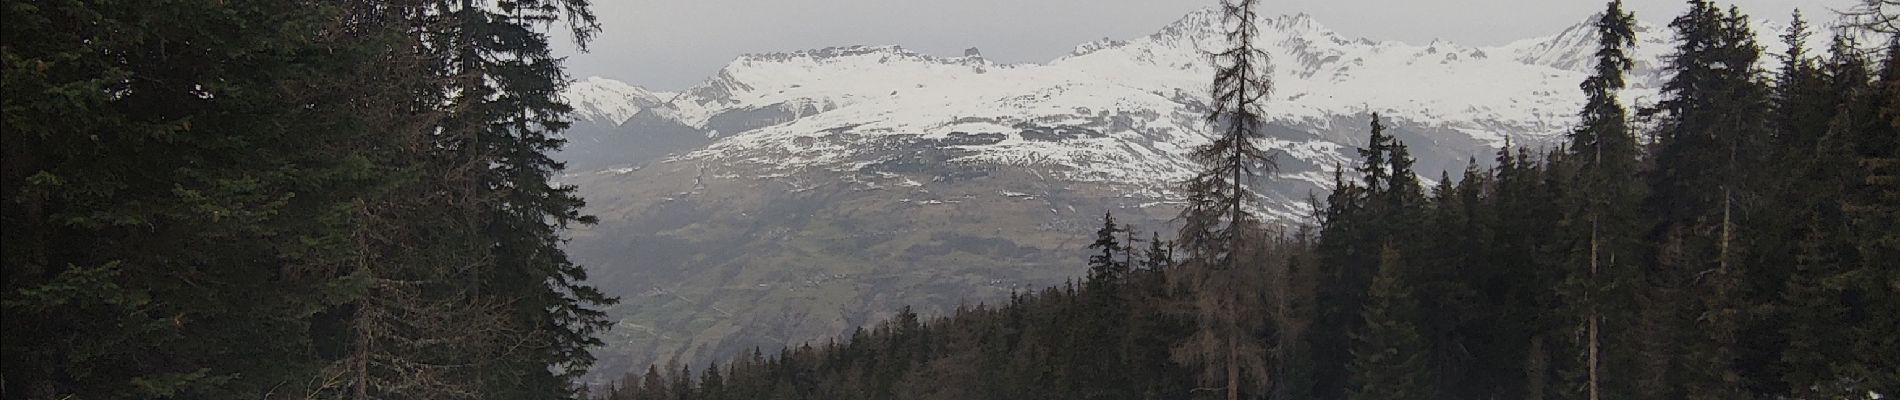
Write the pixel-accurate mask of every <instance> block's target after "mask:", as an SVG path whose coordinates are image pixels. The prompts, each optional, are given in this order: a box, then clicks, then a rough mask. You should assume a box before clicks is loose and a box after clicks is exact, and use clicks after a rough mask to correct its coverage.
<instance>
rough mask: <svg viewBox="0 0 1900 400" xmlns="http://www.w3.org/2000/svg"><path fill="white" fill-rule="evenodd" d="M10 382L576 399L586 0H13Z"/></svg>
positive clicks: (143, 393) (3, 355)
mask: <svg viewBox="0 0 1900 400" xmlns="http://www.w3.org/2000/svg"><path fill="white" fill-rule="evenodd" d="M3 4H4V6H3V7H4V11H5V14H4V19H3V20H0V21H3V22H4V23H3V24H0V31H4V35H5V45H4V46H3V47H0V59H3V60H4V80H3V82H4V86H3V87H4V96H0V98H3V100H0V104H3V105H0V110H3V115H4V129H3V130H0V132H4V134H3V135H0V138H4V150H3V151H4V156H5V158H4V168H0V196H4V204H5V211H4V214H3V216H4V235H5V238H4V243H5V246H4V250H0V266H3V267H4V269H3V271H4V277H3V279H0V281H3V282H4V283H3V285H4V289H3V290H0V315H3V317H4V324H5V331H4V332H5V333H4V339H5V340H4V344H0V362H3V363H4V365H5V371H4V373H0V397H5V398H10V399H13V398H18V399H69V398H71V399H167V398H181V399H222V398H245V399H256V398H267V399H275V398H300V399H301V398H354V399H372V398H375V399H391V398H405V399H425V398H426V399H457V398H468V399H473V398H510V399H561V398H575V397H578V396H580V392H579V389H578V388H577V387H575V386H574V384H573V383H572V378H573V377H575V376H576V375H577V374H579V373H581V372H584V371H585V370H586V368H587V367H588V366H589V365H590V364H591V363H592V360H593V359H592V357H591V356H590V355H589V354H588V347H589V346H592V345H595V344H598V343H599V341H598V340H597V339H596V338H595V336H594V335H595V333H596V332H598V331H600V330H601V329H604V328H605V327H606V321H605V319H604V318H603V315H602V314H601V313H600V312H599V311H597V307H599V306H601V305H604V304H607V303H610V302H612V299H609V298H607V297H605V296H603V295H602V294H601V293H599V292H598V291H596V290H595V289H593V288H591V287H589V286H587V285H586V284H585V283H584V282H583V280H584V279H585V273H584V272H583V270H582V269H581V268H580V267H579V266H576V265H574V264H573V263H571V262H569V261H568V258H567V256H566V255H565V254H564V253H563V252H562V250H561V247H560V245H561V244H562V239H561V238H560V237H559V233H560V232H561V231H562V230H563V229H564V228H565V227H567V226H568V225H570V224H575V223H587V222H589V221H591V219H590V218H589V217H585V216H582V215H580V214H579V213H578V211H577V210H578V209H579V207H580V206H581V201H580V199H578V198H577V197H575V195H574V194H573V190H572V188H570V187H566V186H561V185H557V184H554V183H552V182H551V181H550V178H551V177H553V176H554V174H556V173H558V171H560V170H561V165H560V164H558V163H556V162H554V161H552V160H550V159H549V158H548V156H547V152H549V151H551V150H553V149H555V148H556V147H558V146H560V145H561V143H562V142H561V140H560V138H559V135H558V132H559V131H560V130H561V129H563V128H565V127H566V125H567V122H566V119H567V117H566V115H567V113H568V112H569V107H568V106H567V105H564V104H562V103H561V102H560V101H559V100H558V99H559V98H558V97H557V94H558V93H559V91H560V90H561V89H562V88H563V87H564V85H565V80H566V77H565V76H564V74H563V72H562V70H561V69H560V63H559V60H558V59H557V58H555V57H553V56H551V55H550V54H549V50H548V33H547V30H548V29H549V28H550V26H551V25H554V24H565V25H566V28H571V30H572V34H573V35H574V36H575V37H578V38H580V39H581V41H583V42H584V41H585V40H586V38H588V37H589V35H591V34H592V33H593V32H595V31H596V30H597V29H598V27H597V25H596V23H595V21H594V17H593V15H592V14H590V12H589V11H588V3H587V1H586V0H504V1H498V2H496V1H474V0H456V1H404V0H396V1H371V0H356V1H130V2H94V1H25V0H5V1H4V3H3Z"/></svg>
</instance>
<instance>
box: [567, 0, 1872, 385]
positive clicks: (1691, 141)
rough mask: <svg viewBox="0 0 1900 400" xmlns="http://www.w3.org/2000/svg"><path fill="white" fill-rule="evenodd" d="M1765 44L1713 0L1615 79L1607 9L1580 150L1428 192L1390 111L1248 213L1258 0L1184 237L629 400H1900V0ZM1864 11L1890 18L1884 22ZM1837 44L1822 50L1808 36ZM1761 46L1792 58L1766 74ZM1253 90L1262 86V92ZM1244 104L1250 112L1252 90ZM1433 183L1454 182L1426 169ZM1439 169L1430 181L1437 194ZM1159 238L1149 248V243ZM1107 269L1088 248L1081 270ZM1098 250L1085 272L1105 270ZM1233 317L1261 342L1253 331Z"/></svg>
mask: <svg viewBox="0 0 1900 400" xmlns="http://www.w3.org/2000/svg"><path fill="white" fill-rule="evenodd" d="M1868 4H1869V5H1870V8H1869V9H1864V10H1861V11H1863V12H1866V13H1867V14H1860V15H1858V17H1863V18H1861V19H1856V20H1854V21H1858V22H1860V23H1858V24H1849V25H1847V26H1845V27H1842V28H1840V29H1837V30H1834V31H1833V32H1820V30H1819V29H1815V28H1811V27H1809V26H1808V24H1807V23H1806V22H1805V21H1803V20H1802V18H1801V16H1799V15H1796V16H1795V19H1794V20H1795V21H1797V22H1796V23H1793V24H1790V26H1789V28H1788V30H1787V31H1786V32H1780V34H1781V35H1780V37H1782V38H1783V40H1784V41H1785V42H1786V43H1787V48H1788V50H1787V51H1786V52H1785V53H1783V54H1763V52H1762V50H1761V47H1762V46H1761V44H1760V43H1756V42H1755V41H1754V39H1753V38H1754V37H1755V34H1754V33H1753V32H1750V31H1749V30H1750V29H1751V28H1750V27H1751V24H1750V23H1749V20H1750V17H1749V16H1747V15H1745V14H1744V13H1743V12H1742V10H1739V9H1735V8H1724V7H1720V6H1717V5H1716V4H1713V3H1710V2H1706V1H1701V0H1694V1H1690V2H1689V7H1688V11H1687V12H1685V13H1684V14H1683V15H1681V16H1678V17H1676V18H1675V19H1674V20H1673V21H1672V22H1671V26H1672V27H1673V28H1674V29H1675V31H1676V32H1677V36H1676V37H1674V38H1671V39H1672V40H1673V42H1672V43H1673V44H1674V46H1675V48H1674V49H1673V51H1672V53H1671V56H1670V57H1669V58H1668V59H1667V63H1666V64H1667V65H1665V66H1664V68H1666V69H1667V72H1668V73H1667V74H1666V75H1667V76H1669V78H1668V79H1667V82H1666V83H1665V86H1664V93H1663V97H1664V98H1663V99H1662V101H1660V102H1659V103H1658V104H1655V105H1654V106H1646V107H1640V108H1635V109H1632V108H1631V106H1629V105H1625V104H1622V103H1621V101H1620V100H1619V97H1618V95H1617V94H1618V92H1619V91H1620V90H1622V89H1623V88H1624V87H1625V86H1626V84H1625V82H1624V80H1625V77H1626V75H1627V74H1628V72H1629V70H1630V69H1631V68H1632V62H1631V60H1630V57H1629V55H1628V54H1626V52H1627V50H1628V49H1629V47H1630V46H1631V45H1632V44H1633V43H1635V42H1636V40H1638V39H1637V38H1635V30H1633V29H1631V25H1632V24H1633V21H1634V19H1633V16H1631V15H1630V14H1629V13H1627V12H1626V11H1624V10H1623V9H1622V7H1621V4H1620V2H1611V3H1610V4H1609V6H1608V8H1607V9H1606V10H1605V12H1604V13H1603V14H1601V17H1600V20H1599V21H1598V22H1597V23H1596V25H1595V28H1596V29H1597V30H1598V32H1597V33H1598V35H1597V38H1598V40H1599V42H1598V48H1599V51H1598V52H1597V53H1596V54H1595V60H1594V61H1595V65H1596V68H1595V73H1594V74H1593V75H1592V76H1591V77H1589V78H1588V79H1586V80H1585V81H1583V82H1581V83H1580V84H1579V89H1580V90H1582V91H1583V92H1584V94H1585V95H1586V97H1587V101H1586V103H1585V105H1584V107H1583V108H1582V109H1581V110H1578V114H1579V116H1580V117H1581V118H1580V121H1581V123H1580V124H1579V126H1576V127H1575V128H1574V130H1573V131H1571V133H1570V135H1569V138H1568V141H1567V143H1565V144H1563V145H1562V146H1558V147H1556V148H1547V149H1533V148H1523V147H1513V146H1506V147H1505V148H1504V149H1501V150H1500V151H1498V152H1497V154H1496V156H1495V160H1492V161H1493V163H1489V164H1485V163H1480V162H1478V160H1471V163H1470V167H1468V168H1466V169H1465V170H1464V171H1463V173H1462V174H1459V176H1452V175H1451V174H1448V173H1441V174H1439V176H1437V177H1436V179H1432V180H1428V179H1426V178H1427V177H1428V176H1421V171H1415V170H1414V168H1413V162H1414V160H1413V158H1412V157H1411V155H1410V154H1409V149H1408V145H1407V144H1406V143H1404V142H1402V141H1399V140H1397V139H1395V138H1393V137H1391V136H1389V135H1388V134H1387V133H1386V132H1384V129H1383V127H1382V126H1381V125H1380V121H1379V119H1378V118H1374V120H1373V123H1372V124H1371V125H1370V126H1369V127H1368V129H1367V140H1366V142H1365V143H1366V146H1365V147H1364V148H1361V149H1360V150H1359V155H1360V158H1359V160H1358V163H1357V165H1350V166H1341V168H1338V169H1336V171H1339V172H1338V173H1337V174H1336V175H1335V176H1336V177H1335V178H1334V184H1333V190H1332V192H1331V193H1328V194H1321V195H1316V196H1315V197H1316V198H1315V199H1314V201H1315V204H1316V206H1317V209H1318V211H1317V212H1316V213H1315V214H1316V215H1313V216H1312V219H1311V222H1310V224H1309V225H1306V226H1295V227H1274V226H1268V225H1265V224H1262V223H1260V222H1259V220H1257V219H1252V218H1253V217H1251V215H1252V214H1251V213H1250V212H1249V210H1250V209H1251V207H1250V206H1249V205H1247V204H1246V202H1247V201H1248V197H1247V196H1246V194H1247V193H1248V192H1246V190H1247V185H1245V184H1243V183H1244V182H1249V181H1250V180H1251V179H1254V178H1256V177H1257V176H1258V175H1256V173H1257V171H1270V170H1271V167H1272V164H1271V162H1270V160H1267V162H1259V160H1255V159H1254V157H1256V156H1258V155H1260V154H1261V151H1259V150H1260V149H1256V148H1252V147H1251V146H1253V145H1252V142H1251V141H1250V138H1254V137H1257V135H1258V133H1257V132H1250V131H1249V127H1250V124H1252V123H1253V122H1254V121H1255V118H1257V115H1254V114H1252V111H1251V110H1252V109H1251V108H1250V107H1254V106H1255V105H1254V104H1253V103H1251V101H1252V99H1254V98H1256V97H1253V96H1258V93H1259V92H1258V91H1265V90H1267V89H1268V88H1270V87H1271V85H1270V83H1269V82H1263V81H1258V80H1256V79H1257V77H1256V76H1253V75H1250V74H1249V73H1248V72H1247V69H1248V68H1249V67H1248V65H1249V64H1250V63H1257V62H1258V60H1257V59H1256V58H1253V57H1263V56H1261V55H1259V54H1258V53H1255V52H1252V51H1250V50H1249V48H1248V40H1249V39H1248V38H1249V35H1248V31H1249V30H1250V29H1252V27H1251V26H1249V25H1248V23H1247V22H1246V21H1249V20H1251V19H1250V18H1249V17H1250V16H1248V15H1246V14H1249V13H1251V12H1253V11H1252V7H1253V2H1251V1H1238V2H1232V3H1230V4H1228V6H1227V8H1226V9H1225V11H1226V12H1227V13H1228V15H1229V16H1230V18H1231V19H1229V20H1228V27H1229V29H1230V32H1229V36H1228V38H1229V39H1230V40H1231V41H1233V42H1234V43H1236V47H1235V48H1234V49H1229V50H1227V51H1226V52H1222V53H1216V57H1217V58H1216V59H1217V60H1220V63H1221V64H1220V65H1221V68H1220V70H1219V72H1218V73H1217V75H1216V77H1215V80H1214V82H1215V84H1214V85H1213V86H1212V87H1213V89H1214V91H1213V93H1212V94H1213V96H1212V97H1213V98H1214V99H1216V104H1217V106H1216V107H1214V110H1212V112H1211V114H1212V116H1211V117H1210V120H1209V122H1210V123H1211V125H1214V126H1216V127H1218V128H1220V130H1221V133H1220V135H1221V136H1220V137H1219V139H1217V140H1216V141H1215V142H1214V143H1213V144H1210V145H1209V146H1206V147H1202V148H1201V149H1200V150H1198V151H1197V152H1196V153H1195V154H1196V157H1197V159H1198V161H1200V162H1201V164H1202V166H1203V167H1204V168H1205V170H1204V171H1205V172H1204V173H1203V174H1202V175H1198V176H1197V177H1196V178H1195V179H1193V180H1190V181H1189V182H1187V184H1186V185H1185V186H1186V189H1185V192H1186V193H1189V195H1190V197H1189V198H1188V199H1185V200H1187V204H1189V206H1188V207H1187V210H1185V211H1183V212H1182V214H1181V218H1182V220H1183V221H1184V224H1185V225H1186V227H1184V228H1183V229H1182V231H1181V232H1179V233H1177V234H1176V235H1175V236H1176V237H1177V239H1173V240H1163V238H1162V237H1161V236H1160V235H1159V234H1154V233H1149V234H1145V235H1144V234H1142V233H1139V232H1127V231H1126V229H1125V228H1123V226H1122V225H1119V224H1117V223H1116V222H1115V221H1114V220H1113V218H1112V216H1110V217H1108V218H1105V220H1104V221H1103V225H1102V228H1101V229H1100V230H1099V231H1098V234H1097V238H1098V240H1097V241H1096V242H1095V244H1094V245H1092V246H1090V249H1091V251H1090V252H1089V253H1087V254H1077V255H1075V257H1076V260H1077V261H1078V262H1077V268H1076V273H1077V274H1085V275H1086V278H1085V279H1084V280H1082V281H1080V282H1079V283H1072V284H1067V285H1063V286H1060V287H1055V288H1050V289H1046V290H1042V291H1039V292H1034V293H1024V294H1019V295H1016V296H1014V297H1012V298H1011V299H1010V300H1009V302H1008V303H1007V304H996V305H972V306H966V307H963V308H961V309H959V310H958V311H956V312H955V313H953V314H952V315H948V316H944V317H941V318H934V319H925V318H920V317H918V316H917V315H916V314H914V313H911V312H909V310H908V309H907V310H905V311H904V312H902V313H900V314H899V316H898V317H897V318H895V319H893V320H890V321H886V322H883V323H881V324H878V325H877V326H875V327H874V328H873V329H870V330H859V331H858V332H856V333H854V334H852V335H850V337H849V338H841V339H838V340H832V341H827V342H826V343H823V344H805V345H802V346H793V347H790V348H787V349H784V350H783V351H779V352H776V353H765V352H762V351H755V352H753V353H752V354H751V355H750V356H746V357H741V358H739V359H737V360H733V361H731V362H729V363H725V364H720V365H711V366H691V365H680V364H678V363H675V364H673V365H668V366H664V367H660V366H656V367H653V368H649V369H647V370H645V371H644V372H642V371H635V372H633V373H630V374H628V375H626V377H625V378H623V379H622V380H621V381H620V382H619V383H617V384H615V385H612V386H610V387H604V388H599V389H597V390H596V395H597V396H599V397H603V398H608V399H635V400H660V399H666V400H700V399H706V400H723V399H758V398H768V399H884V398H903V399H1024V398H1028V399H1041V398H1093V399H1121V398H1126V399H1137V398H1162V399H1187V398H1216V397H1221V394H1223V393H1224V394H1225V397H1226V398H1229V399H1233V398H1240V397H1245V398H1274V399H1353V400H1369V399H1492V398H1495V399H1590V400H1598V399H1685V398H1686V399H1866V398H1880V396H1892V395H1895V394H1897V393H1900V362H1897V361H1896V360H1900V340H1897V339H1895V338H1896V337H1897V336H1896V335H1895V334H1894V332H1900V265H1897V263H1896V262H1895V261H1894V260H1900V229H1897V228H1896V222H1897V221H1896V219H1900V136H1897V135H1900V130H1896V128H1897V127H1900V102H1897V101H1900V41H1897V39H1896V36H1894V33H1895V32H1894V31H1893V29H1892V28H1893V24H1892V21H1893V18H1891V17H1885V18H1882V15H1881V14H1879V13H1878V11H1880V9H1879V8H1878V5H1879V4H1880V3H1877V2H1870V3H1868ZM1865 17H1872V18H1871V19H1870V18H1865ZM1828 33H1833V34H1834V35H1833V36H1834V39H1833V41H1832V43H1833V44H1832V45H1831V46H1829V47H1828V48H1826V49H1812V48H1807V47H1806V46H1804V45H1803V44H1802V43H1803V42H1804V40H1805V38H1806V37H1808V36H1809V35H1818V34H1828ZM1767 57H1779V58H1782V59H1783V61H1784V62H1783V65H1785V67H1783V68H1780V69H1779V70H1772V71H1771V70H1763V69H1761V68H1759V67H1757V66H1759V65H1762V63H1761V62H1760V61H1761V60H1762V59H1764V58H1767ZM1250 91H1255V92H1251V93H1250ZM1230 101H1231V102H1232V103H1228V102H1230ZM1427 182H1433V183H1432V184H1427ZM1427 186H1431V187H1429V188H1428V187H1427ZM1137 239H1139V240H1137ZM1084 261H1085V262H1084ZM1084 266H1086V268H1084ZM1236 332H1238V333H1239V334H1240V335H1241V336H1243V337H1242V338H1240V340H1229V339H1231V336H1228V335H1231V334H1234V333H1236Z"/></svg>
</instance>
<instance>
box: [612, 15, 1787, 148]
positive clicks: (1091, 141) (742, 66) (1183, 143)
mask: <svg viewBox="0 0 1900 400" xmlns="http://www.w3.org/2000/svg"><path fill="white" fill-rule="evenodd" d="M1262 19H1263V20H1262V21H1261V24H1260V26H1261V34H1260V39H1261V40H1262V41H1263V43H1266V44H1267V46H1266V49H1265V50H1266V51H1267V52H1268V53H1269V55H1270V57H1271V62H1270V64H1271V71H1272V74H1273V79H1274V82H1275V92H1274V96H1273V97H1272V98H1271V99H1269V102H1268V104H1266V106H1265V109H1266V110H1268V112H1269V113H1270V114H1271V115H1270V116H1269V117H1270V118H1271V119H1272V120H1273V121H1274V123H1276V124H1278V125H1280V126H1283V127H1285V128H1286V129H1288V131H1285V132H1280V133H1277V134H1276V136H1275V137H1274V140H1277V141H1279V143H1278V144H1280V145H1282V147H1281V148H1284V149H1289V150H1288V151H1289V153H1288V156H1289V157H1292V158H1294V159H1296V161H1298V162H1297V163H1296V164H1304V165H1308V166H1309V167H1304V168H1305V169H1303V170H1301V169H1296V170H1291V171H1288V174H1289V177H1293V178H1300V177H1307V176H1309V175H1311V173H1312V172H1313V171H1314V170H1315V168H1317V167H1311V166H1325V165H1332V164H1334V163H1335V162H1340V161H1343V160H1346V159H1348V158H1349V156H1350V155H1349V154H1346V153H1349V150H1350V149H1351V147H1352V144H1353V143H1354V141H1355V140H1358V139H1357V137H1356V136H1351V135H1344V134H1342V133H1341V132H1351V131H1355V130H1357V129H1359V128H1360V127H1358V126H1336V125H1337V124H1339V123H1341V122H1347V121H1352V120H1353V119H1354V118H1361V119H1363V118H1364V116H1365V115H1366V114H1368V113H1371V112H1379V113H1381V114H1383V115H1384V116H1385V117H1387V118H1389V119H1392V120H1394V121H1397V122H1398V123H1400V124H1403V125H1406V126H1409V127H1410V129H1413V130H1416V131H1419V132H1431V133H1430V135H1432V136H1425V137H1421V138H1416V139H1415V140H1426V141H1431V142H1434V143H1438V145H1439V146H1442V147H1443V148H1439V149H1437V150H1438V151H1439V153H1440V155H1441V156H1449V157H1458V158H1460V159H1462V157H1463V156H1464V155H1466V154H1484V153H1488V150H1484V149H1480V147H1495V146H1499V145H1501V144H1502V143H1504V142H1505V141H1506V138H1507V137H1511V138H1515V139H1517V140H1518V141H1519V142H1530V143H1538V142H1549V141H1551V140H1555V139H1556V138H1559V137H1561V135H1562V134H1563V133H1564V132H1565V131H1567V130H1568V129H1570V127H1571V125H1573V124H1574V122H1575V121H1574V119H1575V112H1576V110H1577V109H1578V107H1579V106H1580V104H1581V101H1582V95H1581V93H1580V92H1579V91H1578V89H1577V83H1578V82H1580V81H1582V80H1583V77H1584V74H1586V73H1587V72H1588V69H1589V66H1590V63H1591V62H1593V58H1592V57H1593V56H1592V54H1593V53H1594V51H1595V46H1596V39H1595V31H1594V28H1593V25H1592V23H1593V21H1594V19H1595V18H1594V17H1591V18H1585V19H1584V20H1583V21H1582V22H1579V23H1578V24H1576V25H1573V26H1571V27H1569V28H1567V29H1564V30H1561V31H1560V32H1558V33H1557V34H1554V35H1550V36H1544V37H1539V38H1532V39H1525V40H1520V41H1516V42H1511V43H1507V44H1504V45H1497V46H1478V47H1472V46H1463V45H1459V44H1456V43H1452V42H1447V41H1442V40H1434V41H1433V42H1431V43H1428V44H1425V45H1415V44H1408V43H1404V42H1398V41H1373V40H1368V39H1364V38H1349V37H1346V36H1343V35H1340V34H1338V33H1337V32H1334V31H1332V30H1330V29H1328V28H1326V27H1325V26H1324V25H1322V24H1320V23H1319V22H1318V21H1315V20H1314V19H1313V18H1312V17H1311V16H1309V15H1305V14H1294V15H1282V16H1272V17H1262ZM1220 22H1221V21H1220V14H1219V12H1218V11H1215V10H1200V11H1195V12H1191V13H1189V14H1187V15H1186V16H1184V17H1182V18H1180V19H1179V20H1176V21H1174V22H1173V23H1170V24H1168V25H1167V26H1165V27H1163V28H1161V29H1160V30H1159V31H1157V32H1155V33H1153V34H1149V35H1144V36H1141V37H1136V38H1130V39H1126V40H1110V39H1104V40H1099V41H1093V42H1089V43H1084V44H1081V45H1078V46H1077V47H1076V49H1075V51H1074V52H1072V53H1071V54H1069V55H1065V56H1062V57H1059V58H1056V59H1054V60H1051V61H1049V62H1046V63H1031V64H999V63H994V62H992V61H989V60H987V59H984V58H983V57H982V56H981V55H980V54H979V53H977V52H976V51H975V50H974V49H971V50H970V51H966V53H965V54H964V55H962V56H935V55H927V54H921V53H917V52H914V51H911V50H908V49H905V48H902V47H899V46H842V47H828V48H823V49H812V50H800V51H789V52H777V53H763V54H749V55H745V56H740V57H738V58H737V59H735V60H734V61H733V62H731V63H729V64H727V65H726V66H725V67H724V68H721V69H720V70H719V71H718V72H717V73H716V74H715V75H714V76H713V77H712V78H710V79H708V80H706V81H704V82H701V83H700V84H698V85H695V86H693V87H692V88H689V89H687V90H684V91H682V92H680V93H679V94H677V95H675V96H672V97H671V98H670V99H668V100H665V101H663V102H660V104H641V105H639V106H637V107H592V108H590V107H583V106H580V105H577V108H578V109H583V110H590V109H599V110H634V111H633V112H653V113H654V114H655V115H656V116H658V117H660V118H665V119H668V120H671V121H677V122H679V123H681V124H683V125H686V126H689V127H693V128H695V129H699V130H701V131H703V132H705V133H706V134H707V135H708V137H712V138H714V139H715V140H714V141H713V142H712V143H711V145H709V146H708V147H706V148H704V149H699V150H697V151H693V152H691V153H688V154H683V155H682V156H681V158H682V159H686V160H703V161H709V162H714V163H716V164H719V165H739V164H746V165H753V166H755V167H757V168H762V169H768V170H776V171H780V172H785V171H806V170H814V169H815V170H827V171H860V170H863V169H867V168H882V167H888V166H891V165H897V164H904V163H925V164H930V165H942V166H946V167H948V166H1009V167H1026V168H1041V169H1048V170H1050V171H1051V173H1052V174H1054V175H1056V176H1060V177H1062V178H1065V179H1072V180H1080V181H1100V182H1137V183H1148V182H1165V181H1170V180H1173V179H1178V178H1179V177H1180V176H1183V175H1184V174H1186V173H1188V172H1189V171H1190V168H1191V163H1188V162H1187V161H1186V160H1185V158H1184V154H1185V152H1186V149H1188V148H1191V147H1192V146H1194V145H1196V144H1198V143H1201V142H1204V141H1205V140H1206V136H1205V133H1204V131H1205V129H1204V127H1203V126H1201V124H1202V122H1201V119H1200V118H1199V115H1200V114H1201V113H1202V112H1203V111H1202V109H1203V108H1204V106H1205V104H1206V100H1205V99H1204V98H1205V96H1206V93H1205V86H1206V80H1207V77H1208V76H1210V74H1211V71H1212V69H1211V67H1210V66H1209V65H1207V59H1206V57H1205V54H1206V52H1207V51H1209V50H1213V49H1218V48H1220V47H1222V46H1223V45H1224V43H1223V42H1222V41H1223V40H1224V36H1223V35H1222V34H1221V32H1220V29H1221V27H1220ZM1779 29H1780V28H1779V26H1778V25H1776V24H1773V23H1757V35H1758V36H1759V37H1762V38H1764V39H1763V40H1760V42H1761V44H1762V45H1763V47H1764V50H1765V51H1768V52H1778V51H1780V49H1778V47H1779V46H1780V44H1779V41H1778V40H1774V39H1773V38H1774V36H1775V35H1776V34H1777V33H1778V31H1779ZM1637 30H1638V32H1639V35H1640V37H1639V38H1640V40H1641V41H1640V42H1639V43H1638V44H1637V46H1636V48H1635V49H1633V56H1634V57H1633V58H1635V59H1636V61H1637V68H1636V71H1634V72H1633V74H1634V75H1635V76H1633V77H1632V79H1631V82H1632V83H1633V85H1632V88H1631V89H1630V90H1627V91H1625V92H1624V95H1625V97H1626V101H1627V102H1629V103H1631V104H1640V103H1643V102H1647V101H1653V99H1654V98H1655V97H1656V96H1657V92H1656V90H1655V87H1656V86H1657V84H1659V83H1660V81H1661V79H1662V76H1661V75H1660V74H1661V72H1660V70H1661V65H1662V63H1663V57H1664V56H1665V55H1666V54H1667V53H1668V52H1669V51H1671V50H1672V49H1671V48H1670V44H1669V41H1670V40H1671V39H1672V36H1671V33H1670V31H1669V30H1668V29H1667V28H1666V27H1658V26H1655V25H1651V24H1640V25H1639V26H1638V27H1637ZM1816 36H1821V35H1816ZM1772 59H1773V58H1772V57H1764V60H1772ZM1765 67H1766V66H1765ZM593 81H594V80H589V81H588V82H593ZM576 86H577V87H580V86H582V85H581V84H577V85H576ZM595 86H598V87H601V88H612V87H614V85H612V84H608V83H605V82H600V83H598V84H597V85H595ZM598 91H600V92H607V93H620V92H625V91H624V90H620V91H616V90H607V89H601V90H598ZM595 98H602V99H611V98H613V97H612V96H592V97H587V99H589V100H592V99H595ZM643 98H650V97H643ZM601 114H604V115H608V117H607V118H617V119H616V121H624V120H625V119H626V118H625V116H624V115H631V113H625V114H613V113H611V112H602V113H601ZM1353 123H1354V124H1357V123H1358V122H1353ZM1322 144H1323V145H1322ZM1293 150H1298V151H1293ZM907 158H908V159H907ZM916 158H922V159H923V160H921V161H920V160H917V159H916Z"/></svg>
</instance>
